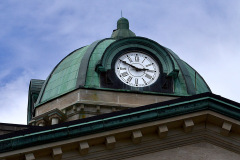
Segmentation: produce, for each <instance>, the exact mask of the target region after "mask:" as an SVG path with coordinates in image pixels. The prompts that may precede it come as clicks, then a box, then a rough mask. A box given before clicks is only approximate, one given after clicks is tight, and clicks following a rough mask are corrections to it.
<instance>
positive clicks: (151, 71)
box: [147, 70, 155, 73]
mask: <svg viewBox="0 0 240 160" xmlns="http://www.w3.org/2000/svg"><path fill="white" fill-rule="evenodd" d="M147 72H150V73H153V72H155V71H154V70H147Z"/></svg>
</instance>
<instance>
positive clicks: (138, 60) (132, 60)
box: [115, 52, 160, 87]
mask: <svg viewBox="0 0 240 160" xmlns="http://www.w3.org/2000/svg"><path fill="white" fill-rule="evenodd" d="M115 74H116V76H117V77H118V78H119V79H120V80H121V81H122V82H123V83H125V84H126V85H129V86H132V87H147V86H150V85H152V84H154V82H156V80H157V79H158V78H159V76H160V71H159V65H158V63H157V61H156V60H155V59H154V58H153V57H151V56H150V55H149V54H147V53H144V52H128V53H124V54H122V55H121V56H119V57H118V58H117V60H116V61H115Z"/></svg>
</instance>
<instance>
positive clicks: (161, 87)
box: [100, 47, 173, 93]
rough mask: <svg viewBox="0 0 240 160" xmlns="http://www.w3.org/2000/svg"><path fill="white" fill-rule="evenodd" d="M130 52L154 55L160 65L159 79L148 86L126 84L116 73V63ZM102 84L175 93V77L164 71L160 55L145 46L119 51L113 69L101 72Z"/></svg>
mask: <svg viewBox="0 0 240 160" xmlns="http://www.w3.org/2000/svg"><path fill="white" fill-rule="evenodd" d="M129 52H141V53H146V54H148V55H150V56H151V57H153V58H154V59H155V60H156V62H157V63H158V65H159V72H160V75H159V77H158V79H157V80H156V81H155V82H154V83H153V84H152V85H150V86H146V87H133V86H129V85H127V84H124V83H123V82H122V81H121V80H120V79H119V78H118V77H117V75H116V73H115V70H114V69H115V63H116V61H117V59H118V58H119V57H120V56H121V55H123V54H126V53H129ZM100 85H101V87H104V88H112V89H124V90H132V91H149V92H161V93H173V78H172V77H170V76H167V74H166V73H164V72H163V69H162V64H161V62H160V60H159V59H158V57H156V56H155V55H154V54H153V53H151V52H150V51H148V50H146V49H143V48H136V47H132V48H127V49H123V50H121V51H119V52H118V53H117V54H116V55H115V57H114V58H113V60H112V63H111V69H108V70H107V71H104V72H100Z"/></svg>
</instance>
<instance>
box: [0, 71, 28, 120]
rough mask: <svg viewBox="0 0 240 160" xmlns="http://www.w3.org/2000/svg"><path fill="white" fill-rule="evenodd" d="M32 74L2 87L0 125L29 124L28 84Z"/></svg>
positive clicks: (0, 87)
mask: <svg viewBox="0 0 240 160" xmlns="http://www.w3.org/2000/svg"><path fill="white" fill-rule="evenodd" d="M30 76H31V74H30V73H28V72H24V73H23V74H22V75H20V76H19V77H18V78H17V79H14V80H12V81H9V82H8V83H6V84H5V85H4V86H0V109H1V112H0V123H17V124H26V123H27V118H26V117H27V101H28V98H27V97H28V85H29V84H28V83H29V77H30Z"/></svg>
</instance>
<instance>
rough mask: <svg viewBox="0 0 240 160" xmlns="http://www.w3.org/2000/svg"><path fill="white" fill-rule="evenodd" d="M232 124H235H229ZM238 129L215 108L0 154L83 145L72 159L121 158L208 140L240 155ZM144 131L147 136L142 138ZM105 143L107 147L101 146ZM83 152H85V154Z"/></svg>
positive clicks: (14, 155)
mask: <svg viewBox="0 0 240 160" xmlns="http://www.w3.org/2000/svg"><path fill="white" fill-rule="evenodd" d="M183 122H184V124H183ZM229 124H230V126H231V127H229ZM183 125H185V126H186V127H187V128H188V127H191V132H185V129H184V127H183ZM193 125H194V127H193ZM223 128H224V129H225V130H228V136H223V134H222V129H223ZM238 128H240V122H239V121H237V120H234V119H231V118H229V117H226V116H223V115H221V114H218V113H215V112H212V111H201V112H197V113H192V114H188V115H184V116H177V117H174V118H168V119H164V120H159V121H155V122H148V123H144V124H139V125H135V126H131V127H125V128H121V129H115V130H112V131H106V132H102V133H95V134H92V135H88V136H83V137H79V138H73V139H69V140H64V141H59V142H53V143H49V144H47V145H46V144H45V145H39V146H35V147H31V148H25V149H20V150H16V151H12V152H7V153H3V154H0V158H7V159H8V160H13V159H14V158H15V159H17V158H19V156H21V154H20V153H24V154H27V153H33V154H35V153H38V152H39V151H41V152H43V153H42V154H45V156H47V155H49V154H50V153H51V152H53V149H52V148H56V147H61V148H71V149H73V150H77V148H79V152H80V153H78V154H79V155H75V156H73V157H69V158H70V159H71V158H72V159H74V157H75V158H77V157H81V156H83V155H84V156H85V157H86V158H87V157H89V158H90V159H97V158H99V156H98V154H101V158H103V159H109V158H110V157H111V158H112V159H117V157H116V156H121V157H122V158H129V156H130V155H131V156H134V155H141V154H147V153H152V152H157V151H161V150H166V149H170V148H176V147H178V146H184V145H189V144H194V143H198V142H208V143H211V144H214V145H217V146H220V147H223V148H226V149H228V150H230V151H234V152H236V153H239V154H240V133H239V130H238ZM159 132H160V135H161V134H165V135H164V138H162V137H161V136H159ZM166 132H167V134H166ZM140 133H141V134H142V135H144V136H142V137H141V136H140V135H141V134H140ZM133 135H134V136H133ZM139 137H141V143H140V144H139V143H137V144H135V145H134V142H133V139H134V138H139ZM159 137H160V138H159ZM132 138H133V139H132ZM131 144H132V145H131ZM104 145H105V147H101V146H104ZM74 146H76V147H74ZM134 146H135V147H134ZM106 149H110V150H111V151H112V152H111V153H110V152H107V154H106ZM84 150H85V151H84ZM81 151H82V152H84V153H85V154H81ZM96 151H97V152H96ZM130 153H131V154H130ZM61 154H62V155H64V154H65V153H64V151H62V153H61ZM36 155H37V154H36ZM94 157H95V158H94ZM36 158H38V157H36ZM69 158H68V159H69Z"/></svg>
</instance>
